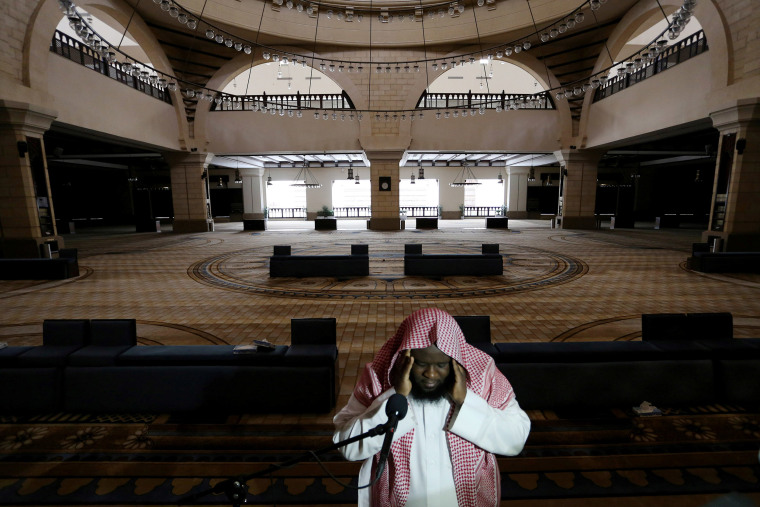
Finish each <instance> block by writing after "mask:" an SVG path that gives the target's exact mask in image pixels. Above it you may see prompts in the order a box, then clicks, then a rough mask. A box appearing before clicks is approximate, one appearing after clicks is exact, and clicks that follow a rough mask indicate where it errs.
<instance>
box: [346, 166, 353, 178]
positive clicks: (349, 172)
mask: <svg viewBox="0 0 760 507" xmlns="http://www.w3.org/2000/svg"><path fill="white" fill-rule="evenodd" d="M346 179H349V180H352V179H354V168H353V167H352V166H351V163H349V164H348V178H346Z"/></svg>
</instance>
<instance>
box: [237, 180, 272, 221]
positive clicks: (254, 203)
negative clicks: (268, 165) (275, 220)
mask: <svg viewBox="0 0 760 507" xmlns="http://www.w3.org/2000/svg"><path fill="white" fill-rule="evenodd" d="M240 176H241V177H242V178H243V220H257V219H262V218H266V217H265V216H264V208H265V207H266V205H267V198H266V183H265V182H264V168H263V167H249V168H244V169H240Z"/></svg>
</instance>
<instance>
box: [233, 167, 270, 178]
mask: <svg viewBox="0 0 760 507" xmlns="http://www.w3.org/2000/svg"><path fill="white" fill-rule="evenodd" d="M238 171H240V176H242V177H243V178H246V177H248V178H255V177H258V176H264V172H265V171H266V169H265V168H264V167H250V166H248V167H241V168H240V169H238Z"/></svg>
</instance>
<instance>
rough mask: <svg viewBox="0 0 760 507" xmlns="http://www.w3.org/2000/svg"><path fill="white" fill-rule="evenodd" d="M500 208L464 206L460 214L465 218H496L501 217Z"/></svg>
mask: <svg viewBox="0 0 760 507" xmlns="http://www.w3.org/2000/svg"><path fill="white" fill-rule="evenodd" d="M502 209H503V208H502V207H501V206H465V207H464V208H463V210H462V214H463V215H464V216H466V217H498V216H501V215H502Z"/></svg>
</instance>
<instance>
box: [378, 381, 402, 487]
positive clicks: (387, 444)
mask: <svg viewBox="0 0 760 507" xmlns="http://www.w3.org/2000/svg"><path fill="white" fill-rule="evenodd" d="M408 410H409V405H408V404H407V402H406V396H404V395H403V394H398V393H396V394H394V395H392V396H391V397H390V398H388V401H387V403H386V404H385V414H386V415H387V416H388V422H387V423H385V440H383V447H382V449H380V462H379V463H378V466H377V477H379V476H380V474H381V473H383V469H384V468H385V463H386V462H387V461H388V454H390V451H391V440H393V434H394V433H395V432H396V426H398V422H399V421H400V420H401V419H403V418H404V417H406V412H407V411H408Z"/></svg>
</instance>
